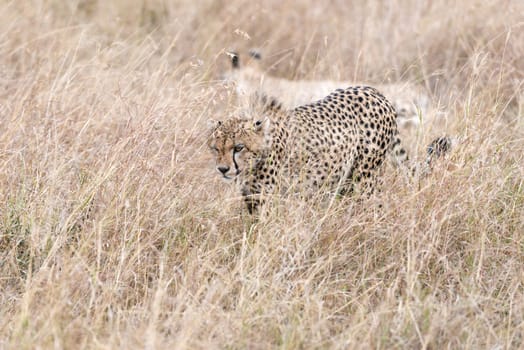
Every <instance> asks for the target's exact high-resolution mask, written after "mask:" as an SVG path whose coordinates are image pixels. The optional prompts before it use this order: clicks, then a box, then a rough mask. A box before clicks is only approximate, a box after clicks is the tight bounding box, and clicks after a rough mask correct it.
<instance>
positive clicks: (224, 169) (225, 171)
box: [217, 165, 229, 175]
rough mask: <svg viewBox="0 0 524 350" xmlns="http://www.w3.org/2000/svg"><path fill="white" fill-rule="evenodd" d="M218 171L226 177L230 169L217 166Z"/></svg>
mask: <svg viewBox="0 0 524 350" xmlns="http://www.w3.org/2000/svg"><path fill="white" fill-rule="evenodd" d="M217 170H218V171H220V172H221V173H222V174H224V175H226V173H227V172H228V171H229V167H228V166H227V165H219V166H217Z"/></svg>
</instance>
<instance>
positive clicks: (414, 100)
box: [222, 50, 431, 130]
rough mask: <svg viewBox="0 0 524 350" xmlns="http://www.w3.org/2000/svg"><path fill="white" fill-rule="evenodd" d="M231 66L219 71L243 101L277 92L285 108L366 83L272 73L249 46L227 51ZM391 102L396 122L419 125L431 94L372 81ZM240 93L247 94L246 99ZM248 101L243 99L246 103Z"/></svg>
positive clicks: (405, 127)
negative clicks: (242, 50) (291, 77)
mask: <svg viewBox="0 0 524 350" xmlns="http://www.w3.org/2000/svg"><path fill="white" fill-rule="evenodd" d="M228 56H229V58H230V60H231V69H230V70H229V71H228V72H226V73H224V74H223V75H222V78H223V80H224V81H226V82H227V83H230V84H232V85H234V87H235V90H236V93H237V95H238V96H239V97H241V100H242V101H248V100H249V98H250V96H251V95H253V94H254V93H260V94H264V95H268V96H278V100H279V101H280V102H281V103H282V104H283V105H284V106H285V107H286V108H295V107H298V106H301V105H304V104H307V103H311V102H314V101H316V100H318V99H321V98H323V97H324V96H326V95H328V94H329V93H330V92H332V91H334V90H335V89H337V88H340V87H344V86H351V85H367V84H360V83H358V84H357V83H355V82H347V81H333V80H298V81H294V80H287V79H282V78H277V77H273V76H271V75H268V74H266V73H265V72H264V70H263V69H262V67H261V64H260V63H261V59H262V56H261V54H260V52H258V51H255V50H251V51H249V53H248V55H240V54H238V53H235V52H228ZM374 87H375V88H376V89H378V90H379V91H381V92H383V93H384V95H385V96H386V97H387V98H388V99H389V100H390V101H391V102H392V104H393V106H394V107H395V110H396V111H397V123H398V126H399V127H400V128H402V129H403V130H409V129H411V128H413V127H416V126H419V125H420V122H421V120H422V117H426V116H427V115H428V112H429V110H430V108H431V106H430V98H429V96H428V94H427V93H425V92H424V91H423V90H422V89H421V88H419V87H418V86H416V85H415V84H412V83H408V82H399V83H392V84H378V85H374ZM242 97H248V99H247V100H246V99H245V98H244V99H242ZM247 104H249V102H246V105H247Z"/></svg>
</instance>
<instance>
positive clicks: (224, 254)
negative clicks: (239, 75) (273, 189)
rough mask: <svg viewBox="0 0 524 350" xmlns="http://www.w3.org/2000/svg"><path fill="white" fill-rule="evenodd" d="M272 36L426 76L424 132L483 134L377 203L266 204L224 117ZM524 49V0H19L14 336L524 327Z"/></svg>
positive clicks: (10, 11)
mask: <svg viewBox="0 0 524 350" xmlns="http://www.w3.org/2000/svg"><path fill="white" fill-rule="evenodd" d="M254 46H256V47H259V48H261V49H262V50H263V52H265V53H267V55H266V57H267V60H265V61H264V62H266V63H264V64H266V68H268V69H269V68H270V66H272V67H271V74H274V75H275V76H281V77H286V78H288V79H337V80H343V79H344V80H349V79H354V80H358V81H369V82H370V83H377V84H379V83H384V82H398V81H410V82H414V83H416V84H419V85H420V86H422V87H424V88H425V89H426V90H427V91H428V93H429V94H430V95H431V98H432V103H433V104H434V105H435V106H436V109H435V117H434V118H433V119H431V116H428V119H429V120H431V122H428V123H423V126H422V127H421V128H419V129H413V130H411V131H407V132H405V135H404V137H405V139H406V143H407V144H408V145H409V147H408V148H409V150H410V152H411V153H412V154H414V155H422V154H423V152H424V145H426V144H428V143H429V141H431V139H432V138H434V137H435V136H439V135H442V134H448V135H453V136H456V137H458V138H459V139H460V143H459V145H458V146H457V147H456V148H455V149H454V150H453V151H452V153H451V154H450V155H449V157H448V158H447V159H443V160H441V161H439V162H438V163H437V164H436V166H435V171H434V172H433V173H432V174H431V176H429V177H428V178H426V179H423V180H421V181H420V182H417V183H409V182H406V181H405V180H404V179H403V178H402V177H401V176H398V175H397V173H396V172H395V171H390V172H388V173H386V174H385V176H384V182H385V186H384V190H383V191H382V193H381V194H380V195H379V196H377V198H373V199H371V200H370V201H368V202H366V204H365V205H363V204H359V203H356V202H355V201H354V200H352V198H341V199H339V200H336V201H334V202H332V203H330V204H329V205H326V203H325V201H321V200H318V201H315V200H309V201H306V202H304V201H301V200H298V199H297V198H295V197H294V196H284V197H280V198H275V199H274V201H273V202H272V203H271V205H268V206H266V207H265V209H264V213H263V215H261V217H260V218H259V219H258V220H253V219H252V218H250V217H249V215H247V214H246V213H245V210H243V209H242V205H241V200H240V198H239V194H238V192H237V191H236V190H235V189H234V188H233V187H232V186H226V184H224V183H222V182H221V180H220V178H219V176H217V175H216V174H215V170H214V169H213V163H212V158H211V154H210V153H209V152H208V150H207V149H206V146H205V144H206V142H205V141H206V140H205V136H206V125H207V120H208V119H209V118H211V117H212V118H215V119H219V118H223V117H225V116H226V115H227V114H228V113H230V112H232V111H234V110H235V103H234V94H233V91H231V90H230V89H228V88H227V87H225V86H224V84H223V83H222V82H221V81H220V80H219V79H218V77H219V76H220V73H221V72H223V71H224V69H227V68H228V64H229V62H228V59H227V58H226V57H225V55H224V54H223V53H224V51H225V50H228V49H231V48H237V49H239V50H241V49H247V48H250V47H254ZM523 57H524V5H523V3H522V2H521V1H518V0H514V1H511V0H508V1H493V0H485V1H476V0H466V1H461V2H457V1H451V0H439V1H418V0H417V1H416V0H392V1H388V2H380V1H367V2H362V1H353V0H350V1H332V2H323V3H320V2H313V1H311V2H309V1H303V2H300V3H294V2H293V3H292V2H286V1H276V0H269V1H265V2H263V3H258V4H257V3H254V2H252V1H246V0H231V1H228V2H224V1H211V0H202V1H186V0H180V1H173V2H168V1H161V0H129V1H124V0H114V1H97V0H76V1H60V0H29V1H23V2H22V1H4V2H2V3H1V4H0V203H2V204H1V206H0V348H17V349H18V348H21V349H23V348H27V349H29V348H31V349H32V348H170V347H172V348H175V347H176V348H177V349H184V348H191V349H193V348H206V349H208V348H274V347H280V348H286V349H293V348H340V349H346V348H382V349H390V348H416V349H419V348H425V349H440V348H455V349H456V348H470V349H479V348H490V349H506V348H520V347H522V346H524V345H523V344H524V180H523V179H524V159H523V158H524V118H523V114H524V95H523V91H524V89H523V84H524V60H523V59H522V58H523ZM273 62H279V63H278V64H275V65H273V64H272V63H273ZM437 112H438V113H437ZM437 115H438V116H437ZM424 117H425V116H424ZM376 202H380V203H384V204H385V205H384V207H383V208H382V209H380V210H377V209H374V208H377V207H378V206H377V205H375V204H376Z"/></svg>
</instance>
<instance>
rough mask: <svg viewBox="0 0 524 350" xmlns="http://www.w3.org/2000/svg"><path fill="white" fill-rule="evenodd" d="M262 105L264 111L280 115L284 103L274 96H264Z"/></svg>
mask: <svg viewBox="0 0 524 350" xmlns="http://www.w3.org/2000/svg"><path fill="white" fill-rule="evenodd" d="M262 105H263V106H264V111H266V112H269V113H273V114H275V113H278V112H281V111H282V109H283V108H282V103H280V101H279V100H277V99H276V98H275V97H273V96H267V95H264V96H262Z"/></svg>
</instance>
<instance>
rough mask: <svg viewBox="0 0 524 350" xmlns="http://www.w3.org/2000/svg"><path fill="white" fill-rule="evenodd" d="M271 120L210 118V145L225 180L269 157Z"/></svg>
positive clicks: (219, 171)
mask: <svg viewBox="0 0 524 350" xmlns="http://www.w3.org/2000/svg"><path fill="white" fill-rule="evenodd" d="M269 123H270V121H269V119H268V118H263V119H254V120H253V119H252V118H242V117H233V118H230V119H228V120H226V121H210V124H211V134H210V136H209V139H208V146H209V148H210V150H211V151H212V153H213V155H214V157H215V161H216V169H217V171H218V173H219V174H220V175H222V177H223V178H224V179H225V180H233V179H235V178H236V177H237V176H239V175H241V174H246V173H249V171H250V170H254V169H256V168H257V166H258V165H259V164H260V162H261V161H262V160H263V159H264V158H265V157H266V156H267V154H268V152H269V147H270V144H269V142H268V138H269V136H268V133H269Z"/></svg>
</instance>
